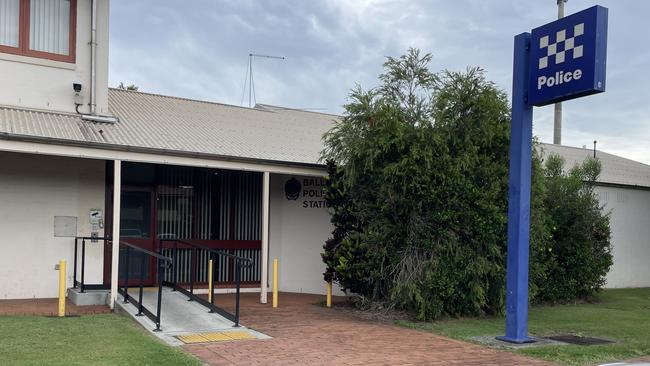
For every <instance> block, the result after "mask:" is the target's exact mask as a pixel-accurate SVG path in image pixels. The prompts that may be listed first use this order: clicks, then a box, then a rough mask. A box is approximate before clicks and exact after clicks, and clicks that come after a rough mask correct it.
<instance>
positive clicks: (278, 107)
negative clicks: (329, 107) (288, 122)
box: [255, 103, 341, 117]
mask: <svg viewBox="0 0 650 366" xmlns="http://www.w3.org/2000/svg"><path fill="white" fill-rule="evenodd" d="M255 105H256V106H258V105H259V106H262V107H269V108H277V109H283V110H288V111H296V112H304V113H313V114H323V115H326V116H334V117H341V115H339V114H334V113H323V112H315V111H309V110H305V109H300V108H291V107H282V106H279V105H273V104H266V103H256V104H255Z"/></svg>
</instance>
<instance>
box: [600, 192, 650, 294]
mask: <svg viewBox="0 0 650 366" xmlns="http://www.w3.org/2000/svg"><path fill="white" fill-rule="evenodd" d="M596 193H597V194H598V196H599V200H600V203H601V205H603V206H604V209H605V211H606V212H611V217H610V228H611V231H612V247H613V252H612V254H613V256H614V264H613V265H612V268H611V270H610V272H609V273H608V274H607V284H606V285H605V287H607V288H623V287H650V191H648V190H638V189H628V188H618V187H597V188H596Z"/></svg>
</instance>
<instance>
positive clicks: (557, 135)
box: [553, 0, 568, 145]
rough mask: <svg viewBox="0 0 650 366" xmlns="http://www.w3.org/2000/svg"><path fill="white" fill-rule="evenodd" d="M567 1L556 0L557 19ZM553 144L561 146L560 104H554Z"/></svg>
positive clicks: (562, 15)
mask: <svg viewBox="0 0 650 366" xmlns="http://www.w3.org/2000/svg"><path fill="white" fill-rule="evenodd" d="M567 1H568V0H557V18H558V19H562V18H564V3H566V2H567ZM553 144H555V145H562V102H560V103H555V118H554V119H553Z"/></svg>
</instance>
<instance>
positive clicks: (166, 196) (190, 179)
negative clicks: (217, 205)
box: [158, 166, 209, 238]
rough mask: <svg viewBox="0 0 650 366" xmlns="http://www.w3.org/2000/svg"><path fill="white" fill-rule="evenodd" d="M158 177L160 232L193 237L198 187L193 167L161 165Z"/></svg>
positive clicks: (161, 233)
mask: <svg viewBox="0 0 650 366" xmlns="http://www.w3.org/2000/svg"><path fill="white" fill-rule="evenodd" d="M158 179H159V185H158V234H159V235H173V236H175V237H178V238H191V237H192V225H193V210H194V207H193V203H194V202H193V196H194V193H195V192H194V191H195V188H196V187H195V186H194V174H193V169H192V168H187V167H176V166H161V167H160V170H159V178H158ZM207 215H209V212H208V213H207Z"/></svg>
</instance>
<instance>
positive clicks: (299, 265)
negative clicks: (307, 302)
mask: <svg viewBox="0 0 650 366" xmlns="http://www.w3.org/2000/svg"><path fill="white" fill-rule="evenodd" d="M291 178H295V179H296V180H298V181H299V182H300V185H301V190H300V193H299V195H298V197H296V199H288V198H287V195H286V194H285V188H284V186H285V183H286V182H287V181H288V180H289V179H291ZM322 183H323V180H322V178H314V177H302V176H291V175H279V174H271V187H270V190H271V192H270V221H271V222H270V230H269V231H270V233H269V286H271V287H272V286H273V259H274V258H278V261H279V270H278V274H279V278H278V284H279V290H280V291H284V292H298V293H310V294H325V293H326V284H325V281H324V280H323V272H325V264H324V263H323V261H322V259H321V256H320V253H321V252H322V251H323V245H324V244H325V240H327V238H328V237H329V236H330V235H331V233H332V225H331V223H330V214H329V213H328V211H327V209H326V208H325V202H324V198H323V197H322V188H323V187H322ZM334 294H335V295H342V294H343V293H342V292H341V291H340V290H339V289H337V288H335V289H334Z"/></svg>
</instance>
